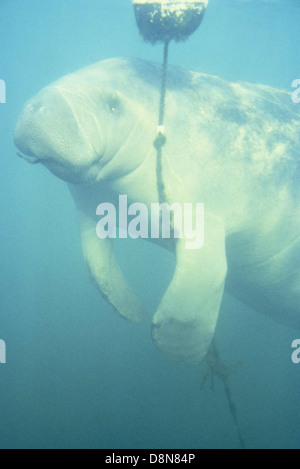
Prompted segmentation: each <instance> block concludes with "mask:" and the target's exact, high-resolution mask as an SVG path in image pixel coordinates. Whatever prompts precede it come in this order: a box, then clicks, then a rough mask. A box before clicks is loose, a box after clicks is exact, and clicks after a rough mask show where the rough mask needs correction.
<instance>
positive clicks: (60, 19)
mask: <svg viewBox="0 0 300 469" xmlns="http://www.w3.org/2000/svg"><path fill="white" fill-rule="evenodd" d="M299 21H300V1H299V0H278V1H277V0H265V1H264V0H248V1H247V0H244V1H242V0H210V1H209V7H208V10H207V12H206V17H205V19H204V22H203V24H202V25H201V28H200V29H199V30H198V31H197V33H195V34H194V35H193V36H192V37H191V38H190V39H189V40H188V41H187V42H184V43H180V44H175V43H172V46H171V50H170V62H171V63H173V64H176V65H182V66H184V67H187V68H190V69H193V70H195V71H201V72H205V73H210V74H213V75H218V76H221V77H222V78H225V79H228V80H231V81H238V80H245V81H249V82H253V83H264V84H267V85H271V86H274V87H278V88H282V89H285V90H287V91H290V92H291V93H292V91H293V89H292V88H291V83H292V81H293V80H295V79H296V78H300V69H299V65H300V48H299V36H300V33H299ZM118 56H129V57H141V58H146V59H149V60H154V61H156V62H161V59H162V47H161V46H159V45H156V46H151V45H149V44H146V43H144V42H143V40H142V38H141V37H140V36H139V33H138V29H137V27H136V24H135V19H134V13H133V8H132V4H131V0H0V79H3V80H5V82H6V86H7V90H6V92H7V96H6V99H7V103H6V104H0V139H1V140H0V154H1V158H0V192H1V199H0V220H1V222H0V223H1V224H0V240H1V242H0V259H1V279H0V339H3V340H5V342H6V346H7V364H6V365H4V364H2V365H0V449H11V448H18V449H22V448H25V449H37V448H43V449H46V448H50V449H63V448H68V449H72V448H75V449H85V448H105V449H123V448H128V449H129V448H131V449H133V448H134V449H140V448H145V449H147V448H156V449H174V448H182V449H192V448H238V447H239V440H238V436H237V432H236V428H235V426H234V423H233V420H232V418H231V415H230V412H229V408H228V403H227V401H226V397H225V394H224V390H223V386H222V383H221V382H217V381H216V383H215V390H214V392H213V391H212V390H211V388H210V383H207V385H206V387H205V388H204V389H201V383H202V381H203V377H204V375H205V372H206V364H205V363H203V364H201V365H199V366H185V365H179V364H177V363H173V362H172V361H169V360H168V359H167V358H165V357H164V356H162V355H161V353H160V352H159V351H158V350H156V348H155V347H154V345H153V343H152V340H151V333H150V330H151V318H152V316H153V314H154V312H155V310H156V307H157V305H158V303H159V301H160V298H161V296H162V294H163V292H164V291H165V289H166V287H167V285H168V283H169V281H170V279H171V277H172V273H173V269H174V259H173V257H172V256H171V255H170V254H169V253H168V252H165V251H163V250H162V249H160V248H159V247H155V246H152V245H151V244H150V243H146V242H142V241H141V242H139V241H132V240H126V241H122V242H121V241H119V242H118V243H117V249H118V253H119V257H120V261H121V263H122V266H123V268H124V269H125V270H126V273H127V276H128V277H129V278H130V280H131V282H132V283H133V284H134V286H135V287H136V289H137V291H138V292H139V294H140V296H141V298H142V299H143V301H144V303H145V304H146V306H147V309H148V312H149V318H148V321H147V322H146V323H145V324H143V325H142V326H136V325H132V324H130V323H128V322H126V321H124V320H122V319H121V318H120V317H118V316H117V314H115V312H114V311H113V310H112V308H111V307H110V306H109V305H107V304H106V303H105V301H104V300H103V299H102V298H101V297H100V295H99V293H98V292H97V290H96V289H95V288H94V286H93V285H92V283H91V282H90V280H89V278H88V274H87V270H86V267H85V265H84V262H83V258H82V255H81V246H80V239H79V229H78V220H77V214H76V210H75V207H74V204H73V201H72V199H71V196H70V195H69V192H68V188H67V185H66V184H65V183H64V182H62V181H60V180H59V179H57V178H55V177H54V176H52V175H51V174H50V173H49V172H48V171H47V170H46V169H42V168H40V167H32V166H30V165H28V164H26V163H25V162H23V161H21V160H20V159H19V158H17V156H16V149H15V147H14V145H13V131H14V127H15V123H16V119H17V116H18V113H19V112H20V110H21V108H22V106H23V105H24V103H25V101H26V100H28V99H29V98H30V97H31V96H33V95H34V94H36V93H37V92H38V91H39V90H40V89H41V88H42V87H44V86H45V85H47V84H49V83H50V82H52V81H54V80H56V79H58V78H60V77H61V76H63V75H64V74H67V73H70V72H73V71H76V70H77V69H80V68H81V67H84V66H86V65H89V64H91V63H93V62H97V61H100V60H102V59H106V58H110V57H118ZM299 106H300V104H299ZM299 314H300V305H299ZM297 338H300V331H297V330H293V329H290V328H287V327H285V326H282V325H280V324H276V323H273V322H272V321H271V320H270V319H268V318H267V317H265V316H263V315H260V314H258V313H256V312H254V311H252V310H250V309H249V308H247V307H246V306H245V305H243V304H242V303H239V302H238V301H236V300H235V299H233V298H232V297H229V296H227V295H225V299H224V302H223V305H222V310H221V314H220V320H219V323H218V328H217V343H218V347H219V350H220V353H221V356H222V359H223V360H224V361H225V362H226V363H227V364H228V365H229V366H232V376H231V379H230V388H231V392H232V396H233V399H234V403H235V406H236V408H237V412H238V417H239V421H240V426H241V430H242V433H243V436H244V439H245V441H246V444H247V447H249V448H300V404H299V394H300V365H295V364H293V363H292V361H291V354H292V349H291V343H292V341H293V340H294V339H297Z"/></svg>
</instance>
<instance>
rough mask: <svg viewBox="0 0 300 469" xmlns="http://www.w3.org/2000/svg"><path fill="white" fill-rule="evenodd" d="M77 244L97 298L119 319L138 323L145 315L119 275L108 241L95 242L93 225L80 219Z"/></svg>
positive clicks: (120, 274)
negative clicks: (79, 233)
mask: <svg viewBox="0 0 300 469" xmlns="http://www.w3.org/2000/svg"><path fill="white" fill-rule="evenodd" d="M81 243H82V250H83V255H84V258H85V261H86V264H87V267H88V269H89V271H90V274H91V277H92V279H93V280H94V282H95V283H96V285H97V287H98V289H99V290H100V292H101V294H102V295H103V296H104V297H105V299H106V300H107V301H109V303H111V305H112V306H113V307H114V308H115V309H116V310H117V311H118V312H119V313H120V315H121V316H123V317H125V318H126V319H129V320H130V321H132V322H141V321H142V320H143V319H144V318H145V315H146V312H145V310H144V308H143V306H142V304H141V302H140V300H139V299H138V297H137V296H136V294H135V293H134V291H133V290H132V288H131V287H130V285H129V283H128V282H127V280H126V279H125V277H124V275H123V273H122V271H121V268H120V266H119V264H118V261H117V259H116V256H115V252H114V248H113V244H112V241H111V239H99V238H98V237H97V235H96V225H95V222H94V221H93V220H91V219H89V218H88V217H85V216H84V215H81Z"/></svg>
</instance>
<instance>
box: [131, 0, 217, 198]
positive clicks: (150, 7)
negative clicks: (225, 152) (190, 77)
mask: <svg viewBox="0 0 300 469" xmlns="http://www.w3.org/2000/svg"><path fill="white" fill-rule="evenodd" d="M132 3H133V7H134V12H135V17H136V22H137V25H138V28H139V31H140V33H141V35H142V36H143V38H144V39H145V41H148V42H151V43H152V44H155V43H157V42H163V43H164V58H163V64H162V77H161V90H160V103H159V117H158V126H157V136H156V139H155V140H154V142H153V144H154V147H155V149H156V174H157V189H158V196H159V202H160V203H164V202H167V201H168V197H167V194H166V190H165V185H164V181H163V167H162V149H163V147H164V146H165V145H166V143H167V137H166V135H165V126H164V116H165V104H166V92H167V72H168V56H169V45H170V42H171V41H176V42H179V41H183V40H185V39H187V38H188V37H189V36H190V35H191V34H192V33H194V32H195V31H196V30H197V29H198V27H199V26H200V24H201V23H202V20H203V17H204V14H205V11H206V8H207V5H208V0H132Z"/></svg>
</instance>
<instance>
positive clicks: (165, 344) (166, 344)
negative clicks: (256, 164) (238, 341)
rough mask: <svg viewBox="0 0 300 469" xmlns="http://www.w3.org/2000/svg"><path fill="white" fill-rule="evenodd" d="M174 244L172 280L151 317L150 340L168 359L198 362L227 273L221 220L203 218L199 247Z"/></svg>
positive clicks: (209, 335)
mask: <svg viewBox="0 0 300 469" xmlns="http://www.w3.org/2000/svg"><path fill="white" fill-rule="evenodd" d="M186 241H187V240H185V239H180V240H178V243H177V250H176V255H177V265H176V270H175V274H174V277H173V280H172V282H171V284H170V286H169V288H168V290H167V292H166V294H165V296H164V298H163V299H162V302H161V304H160V305H159V308H158V311H157V312H156V313H155V316H154V319H153V330H152V334H153V340H154V342H155V344H156V345H157V347H158V348H159V349H160V350H161V351H162V352H163V353H165V354H166V355H168V356H170V357H171V358H173V359H175V360H177V361H180V362H185V363H198V362H200V361H201V360H202V359H203V358H204V356H205V355H206V353H207V351H208V350H209V347H210V344H211V342H212V339H213V336H214V331H215V327H216V323H217V319H218V314H219V309H220V304H221V301H222V296H223V291H224V283H225V278H226V273H227V262H226V253H225V232H224V227H223V224H222V222H221V221H220V220H218V219H217V218H215V217H212V216H210V215H206V217H205V242H204V246H203V247H202V249H199V250H188V249H186Z"/></svg>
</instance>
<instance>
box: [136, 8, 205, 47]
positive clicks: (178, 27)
mask: <svg viewBox="0 0 300 469" xmlns="http://www.w3.org/2000/svg"><path fill="white" fill-rule="evenodd" d="M207 4H208V0H133V6H134V11H135V17H136V21H137V25H138V28H139V30H140V33H141V35H142V36H143V38H144V39H145V40H146V41H149V42H151V43H152V44H154V43H156V42H159V41H162V42H170V41H172V40H174V41H177V42H178V41H183V40H185V39H187V38H188V37H189V36H190V35H191V34H192V33H194V32H195V31H196V30H197V29H198V27H199V26H200V24H201V22H202V20H203V17H204V14H205V11H206V7H207Z"/></svg>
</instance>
